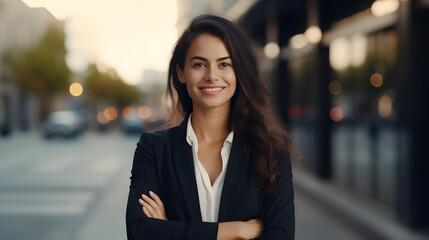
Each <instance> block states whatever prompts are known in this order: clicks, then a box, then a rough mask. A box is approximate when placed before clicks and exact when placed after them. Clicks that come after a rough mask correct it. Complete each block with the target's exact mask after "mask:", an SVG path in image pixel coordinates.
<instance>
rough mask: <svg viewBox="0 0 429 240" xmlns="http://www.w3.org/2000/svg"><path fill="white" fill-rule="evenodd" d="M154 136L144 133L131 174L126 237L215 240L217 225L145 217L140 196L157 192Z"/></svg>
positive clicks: (138, 144)
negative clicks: (139, 201)
mask: <svg viewBox="0 0 429 240" xmlns="http://www.w3.org/2000/svg"><path fill="white" fill-rule="evenodd" d="M153 137H154V135H153V134H150V133H143V134H142V136H141V138H140V141H139V142H138V143H137V149H136V151H135V154H134V161H133V166H132V170H131V185H130V192H129V195H128V203H127V210H126V227H127V237H128V239H129V240H143V239H153V240H156V239H216V238H217V231H218V223H207V222H202V221H191V222H178V221H165V220H160V219H153V218H149V217H146V215H145V214H144V213H143V211H142V206H141V205H140V204H139V203H138V200H139V198H141V194H142V193H145V194H147V193H148V192H149V191H150V190H151V191H153V192H158V189H159V188H158V180H157V179H158V176H157V171H156V151H155V149H157V148H156V146H155V145H154V143H153V141H152V138H153Z"/></svg>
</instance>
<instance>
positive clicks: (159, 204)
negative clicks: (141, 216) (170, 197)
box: [149, 191, 164, 207]
mask: <svg viewBox="0 0 429 240" xmlns="http://www.w3.org/2000/svg"><path fill="white" fill-rule="evenodd" d="M149 194H150V196H151V197H152V198H153V200H155V202H156V203H157V204H158V206H160V207H164V204H163V203H162V201H161V199H160V198H159V197H158V195H156V194H155V193H154V192H152V191H149Z"/></svg>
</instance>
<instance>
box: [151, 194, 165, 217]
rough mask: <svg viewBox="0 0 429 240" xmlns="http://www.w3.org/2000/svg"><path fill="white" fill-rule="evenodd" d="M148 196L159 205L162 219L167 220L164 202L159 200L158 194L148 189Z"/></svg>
mask: <svg viewBox="0 0 429 240" xmlns="http://www.w3.org/2000/svg"><path fill="white" fill-rule="evenodd" d="M149 194H150V196H151V197H152V198H153V200H154V201H155V202H156V204H157V205H158V207H159V212H158V213H159V214H161V216H162V219H164V220H167V215H166V214H165V208H164V203H163V202H162V201H161V199H160V198H159V197H158V195H157V194H156V193H154V192H152V191H149Z"/></svg>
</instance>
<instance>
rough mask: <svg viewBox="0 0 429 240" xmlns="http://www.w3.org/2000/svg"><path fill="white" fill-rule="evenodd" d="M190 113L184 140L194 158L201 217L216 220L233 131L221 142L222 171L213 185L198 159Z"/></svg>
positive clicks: (211, 220) (209, 220)
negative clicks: (190, 147) (189, 146)
mask: <svg viewBox="0 0 429 240" xmlns="http://www.w3.org/2000/svg"><path fill="white" fill-rule="evenodd" d="M191 117H192V114H191V115H190V116H189V120H188V127H187V130H186V141H187V142H188V143H189V145H191V146H192V155H193V158H194V169H195V179H196V181H197V188H198V198H199V200H200V210H201V217H202V220H203V221H204V222H217V220H218V215H219V205H220V197H221V195H222V188H223V183H224V180H225V172H226V167H227V165H228V159H229V154H230V153H231V146H232V140H233V138H234V132H232V131H231V132H230V133H229V134H228V136H227V137H226V139H225V141H224V142H223V146H222V150H221V152H220V154H221V158H222V171H221V173H220V174H219V176H218V177H217V178H216V181H215V182H214V184H213V186H212V185H211V183H210V177H209V174H208V173H207V171H206V169H205V168H204V166H203V165H202V164H201V162H200V161H199V160H198V154H197V153H198V139H197V136H196V135H195V132H194V129H193V128H192V124H191Z"/></svg>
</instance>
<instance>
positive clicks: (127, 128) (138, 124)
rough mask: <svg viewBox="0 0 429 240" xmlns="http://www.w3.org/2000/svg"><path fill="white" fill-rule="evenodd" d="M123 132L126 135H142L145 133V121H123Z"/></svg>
mask: <svg viewBox="0 0 429 240" xmlns="http://www.w3.org/2000/svg"><path fill="white" fill-rule="evenodd" d="M122 130H123V131H124V132H125V133H126V134H141V133H142V132H143V120H142V119H140V118H132V119H126V118H124V119H122Z"/></svg>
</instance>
